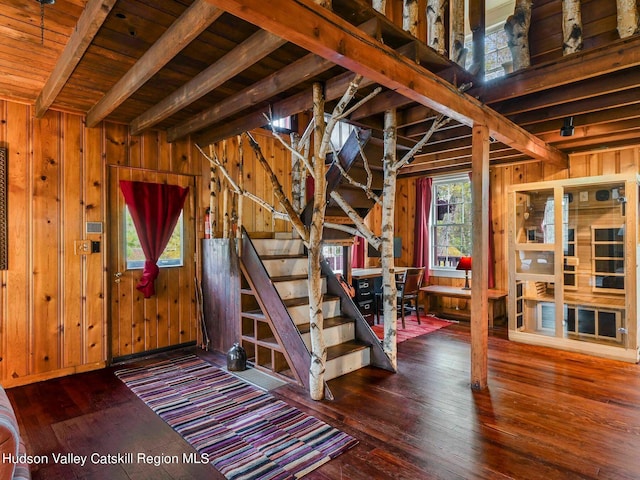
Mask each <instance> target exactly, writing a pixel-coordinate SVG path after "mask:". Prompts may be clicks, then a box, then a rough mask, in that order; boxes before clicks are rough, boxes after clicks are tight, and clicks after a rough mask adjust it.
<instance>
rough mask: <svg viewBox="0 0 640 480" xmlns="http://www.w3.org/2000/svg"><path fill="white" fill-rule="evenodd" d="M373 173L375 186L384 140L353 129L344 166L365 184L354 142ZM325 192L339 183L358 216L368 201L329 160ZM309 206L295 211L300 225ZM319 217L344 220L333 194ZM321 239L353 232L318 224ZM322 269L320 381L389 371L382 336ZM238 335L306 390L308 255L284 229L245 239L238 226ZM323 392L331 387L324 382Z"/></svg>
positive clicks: (255, 357)
mask: <svg viewBox="0 0 640 480" xmlns="http://www.w3.org/2000/svg"><path fill="white" fill-rule="evenodd" d="M359 140H360V141H361V142H362V143H364V147H363V150H364V152H365V156H366V157H367V159H368V160H369V168H370V170H371V172H372V174H373V175H372V185H371V187H372V189H373V190H374V191H375V192H376V193H378V194H379V193H380V192H381V191H382V185H383V172H382V167H381V164H380V160H381V159H382V156H383V145H382V142H381V141H380V140H377V139H373V138H372V137H371V133H370V131H368V130H359V131H358V133H357V134H356V132H352V133H351V135H350V136H349V138H348V139H347V142H346V143H345V145H344V146H343V147H342V149H341V150H340V152H339V153H338V159H339V161H340V164H341V165H342V167H343V169H344V170H345V171H347V172H348V173H349V175H350V176H351V177H353V178H354V179H355V180H357V181H359V182H361V183H366V181H367V172H366V169H365V168H364V162H363V159H362V154H361V150H360V147H359V146H358V141H359ZM326 178H327V191H328V192H331V191H333V190H338V191H340V193H341V194H342V196H343V197H344V198H345V200H346V201H347V202H348V203H349V204H350V205H351V206H352V207H353V208H354V209H355V210H356V211H357V212H358V213H359V214H360V216H361V217H363V218H364V217H365V216H366V215H367V213H368V212H369V211H370V210H371V208H372V207H373V206H374V202H373V201H372V200H371V199H369V198H368V197H367V195H366V193H365V192H364V191H363V190H362V189H361V188H359V187H354V186H353V185H351V184H350V183H349V182H348V181H347V180H345V179H344V177H343V176H342V174H341V172H340V169H339V168H338V167H336V166H335V165H334V164H332V165H331V166H330V167H329V168H328V169H327V173H326ZM311 212H312V205H311V204H309V205H307V206H306V208H305V210H304V211H303V213H302V215H301V217H302V220H303V222H305V223H306V224H307V225H309V224H310V220H311ZM326 221H327V222H334V223H341V224H351V220H350V219H349V218H348V217H347V216H346V215H345V213H344V212H343V210H342V209H341V208H340V207H339V206H338V205H337V204H336V203H335V202H334V201H333V200H329V201H328V203H327V211H326ZM324 232H325V233H324V236H325V237H324V240H325V241H326V242H328V243H329V242H332V241H333V242H336V241H340V240H345V239H351V238H352V237H351V236H350V235H349V234H348V233H346V232H342V231H339V230H334V229H325V230H324ZM321 268H322V273H323V287H322V292H323V303H322V311H323V317H324V332H323V333H324V339H325V343H326V345H327V362H326V365H325V380H331V379H332V378H336V377H339V376H341V375H344V374H346V373H349V372H352V371H354V370H357V369H359V368H362V367H365V366H367V365H372V366H376V367H380V368H383V369H386V370H390V371H394V368H393V366H392V365H391V362H390V361H389V359H388V357H387V355H386V354H385V353H384V351H383V349H382V346H381V342H380V340H379V339H378V338H377V336H376V335H375V333H373V331H372V330H371V327H370V326H369V325H368V324H367V322H366V321H365V319H364V318H363V317H362V314H361V313H360V311H359V310H358V308H357V306H356V305H355V304H354V303H353V300H352V299H351V297H349V296H348V295H347V294H346V293H345V291H344V289H343V288H342V286H341V285H340V284H339V282H338V280H337V279H336V277H335V275H334V274H333V272H332V270H331V268H329V265H328V264H327V263H326V262H323V263H322V265H321ZM240 269H241V271H242V276H241V277H242V279H241V281H242V288H241V305H242V308H241V313H240V316H241V338H242V344H243V346H244V348H245V350H246V351H247V354H248V357H249V360H250V362H253V364H254V365H255V367H256V368H260V369H265V370H268V371H270V372H272V373H274V374H276V375H279V376H282V377H284V378H286V379H287V380H289V381H294V382H297V383H299V384H301V385H303V386H304V387H305V388H306V389H307V390H309V366H310V364H311V354H310V350H311V340H310V334H309V330H310V326H309V297H308V295H309V294H308V258H307V255H306V253H305V250H304V244H303V243H302V241H301V240H300V239H296V238H293V237H292V236H291V235H290V234H287V235H285V236H279V237H278V238H254V239H251V238H249V236H248V234H247V233H246V232H243V236H242V243H241V255H240ZM325 391H326V392H327V396H328V397H329V398H331V392H330V391H329V389H328V388H327V387H326V386H325Z"/></svg>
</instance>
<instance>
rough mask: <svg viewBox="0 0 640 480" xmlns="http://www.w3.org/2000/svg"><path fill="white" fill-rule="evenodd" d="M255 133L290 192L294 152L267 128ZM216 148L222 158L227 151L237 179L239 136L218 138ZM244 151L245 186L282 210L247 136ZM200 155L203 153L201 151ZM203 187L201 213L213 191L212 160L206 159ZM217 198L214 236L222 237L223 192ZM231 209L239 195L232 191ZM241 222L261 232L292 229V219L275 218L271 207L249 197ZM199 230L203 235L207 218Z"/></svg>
mask: <svg viewBox="0 0 640 480" xmlns="http://www.w3.org/2000/svg"><path fill="white" fill-rule="evenodd" d="M252 135H253V136H254V138H255V139H256V141H257V142H258V143H259V144H260V148H261V150H262V154H263V155H264V157H265V158H266V159H267V161H268V162H269V164H270V165H271V168H272V169H273V172H274V173H275V174H276V176H277V177H278V179H279V180H280V182H281V183H282V188H283V190H284V192H285V193H287V194H290V192H291V155H290V153H289V152H288V151H287V150H286V149H285V148H284V147H283V146H282V144H281V143H280V142H279V141H278V140H276V139H275V138H273V136H272V135H271V134H270V133H269V132H267V131H266V130H255V131H253V132H252ZM213 148H215V151H216V152H217V155H218V158H219V159H220V160H221V161H222V160H223V158H224V154H223V152H224V151H226V152H227V153H226V156H227V170H228V171H229V173H230V174H231V177H232V178H233V179H234V181H236V182H237V181H238V166H239V162H238V160H239V154H238V137H233V138H230V139H228V140H227V141H226V146H225V145H224V142H219V143H217V144H215V146H214V147H213ZM204 151H205V153H206V154H207V155H210V153H209V148H208V147H207V148H206V149H205V150H204ZM243 151H244V168H243V173H244V188H245V190H247V191H248V192H250V193H253V194H255V195H257V196H258V197H260V198H262V199H263V200H266V201H267V202H269V204H271V205H275V206H276V208H277V209H278V210H280V211H283V209H282V207H280V206H279V205H278V201H277V199H276V197H275V195H274V194H273V187H272V185H271V181H270V180H269V177H268V176H267V174H266V173H265V171H264V168H262V166H261V165H260V163H259V162H258V159H257V158H256V155H255V153H254V152H253V150H252V149H251V148H250V147H249V144H248V142H247V140H246V139H244V140H243ZM200 156H201V155H200ZM218 176H219V178H221V179H222V176H221V174H220V172H218ZM201 178H202V182H203V185H202V188H201V189H200V192H201V195H200V199H199V202H200V206H201V212H200V213H201V215H204V211H205V210H206V208H207V207H208V206H209V196H210V193H211V188H210V183H209V178H210V165H209V162H207V161H206V160H204V159H203V163H202V173H201ZM221 183H222V186H223V187H224V182H222V180H221ZM215 198H216V202H217V205H218V217H217V231H216V232H215V235H214V236H215V237H217V238H220V237H221V236H222V228H223V219H224V211H223V192H222V191H221V190H220V191H216V192H215ZM228 202H229V203H228V205H229V207H228V212H229V214H231V213H232V212H237V205H238V198H237V195H231V194H230V195H229V201H228ZM242 223H243V225H244V228H245V229H246V230H247V231H248V232H261V233H273V232H287V231H291V225H290V223H289V222H286V221H284V220H281V219H278V218H274V216H273V215H272V214H271V212H270V211H268V210H267V209H265V208H264V207H262V206H261V205H258V204H257V203H255V202H253V201H251V200H249V199H246V198H245V199H244V200H243V215H242ZM198 232H199V233H200V236H201V237H202V236H203V235H204V222H200V223H199V225H198Z"/></svg>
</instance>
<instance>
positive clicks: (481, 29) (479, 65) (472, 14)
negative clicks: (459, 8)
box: [469, 0, 486, 78]
mask: <svg viewBox="0 0 640 480" xmlns="http://www.w3.org/2000/svg"><path fill="white" fill-rule="evenodd" d="M485 17H486V14H485V2H484V0H469V26H470V27H471V35H472V38H473V52H472V57H473V62H472V63H471V67H470V68H469V70H470V71H471V73H473V74H475V75H477V76H478V77H479V78H484V33H485V24H484V22H485Z"/></svg>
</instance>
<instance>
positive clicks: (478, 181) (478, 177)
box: [471, 124, 489, 390]
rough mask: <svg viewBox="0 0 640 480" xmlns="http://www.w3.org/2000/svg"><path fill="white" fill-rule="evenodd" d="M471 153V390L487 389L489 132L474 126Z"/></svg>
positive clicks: (481, 126) (484, 128) (482, 127)
mask: <svg viewBox="0 0 640 480" xmlns="http://www.w3.org/2000/svg"><path fill="white" fill-rule="evenodd" d="M471 138H472V153H471V172H472V178H471V202H472V204H473V208H472V218H471V221H472V222H473V230H472V236H471V238H472V239H473V250H472V258H473V263H472V270H471V274H472V278H471V389H472V390H482V389H484V388H486V387H487V356H488V347H487V345H488V335H489V332H488V328H489V327H488V322H487V316H488V314H489V300H488V293H487V289H488V280H489V210H488V209H487V208H486V206H487V205H488V204H489V129H488V128H487V127H486V126H485V125H478V124H476V125H474V126H473V131H472V137H471Z"/></svg>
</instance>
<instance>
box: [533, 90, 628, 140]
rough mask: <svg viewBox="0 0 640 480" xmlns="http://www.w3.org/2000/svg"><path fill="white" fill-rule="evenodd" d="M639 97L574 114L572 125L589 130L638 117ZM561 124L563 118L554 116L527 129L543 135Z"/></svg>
mask: <svg viewBox="0 0 640 480" xmlns="http://www.w3.org/2000/svg"><path fill="white" fill-rule="evenodd" d="M639 103H640V97H636V103H633V104H631V105H625V106H624V107H617V108H603V109H601V110H595V111H592V112H588V113H585V114H576V115H572V116H573V125H574V127H575V129H587V130H589V131H591V129H592V127H594V126H595V125H600V124H607V123H611V122H621V121H623V120H629V119H634V118H638V117H640V106H639V105H638V104H639ZM562 124H563V118H562V117H560V118H554V119H550V120H547V121H544V122H538V123H535V124H532V125H530V126H529V127H528V128H527V130H529V131H530V132H531V133H533V134H535V135H538V136H540V135H545V134H549V133H553V132H556V133H557V132H558V131H559V130H560V127H561V126H562Z"/></svg>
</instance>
